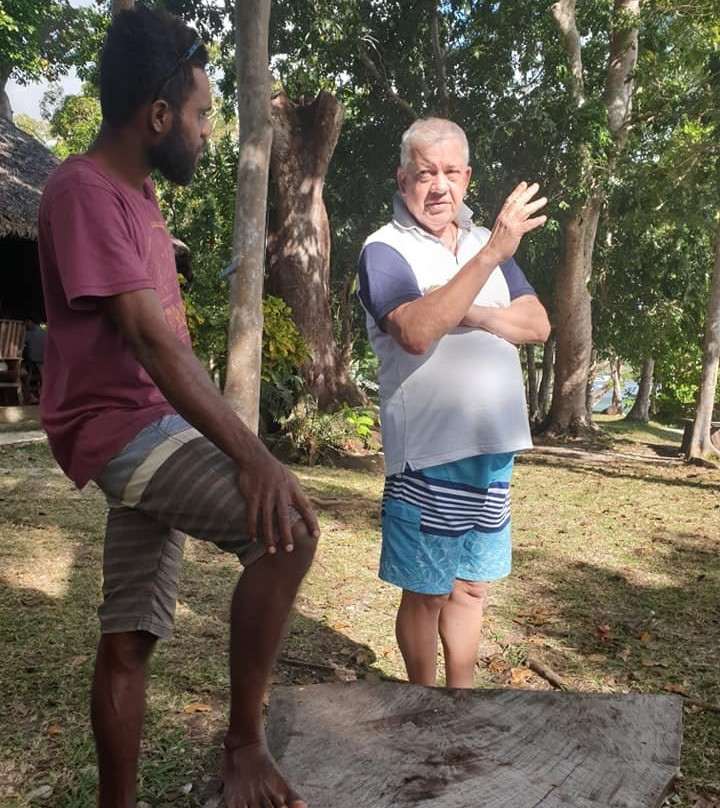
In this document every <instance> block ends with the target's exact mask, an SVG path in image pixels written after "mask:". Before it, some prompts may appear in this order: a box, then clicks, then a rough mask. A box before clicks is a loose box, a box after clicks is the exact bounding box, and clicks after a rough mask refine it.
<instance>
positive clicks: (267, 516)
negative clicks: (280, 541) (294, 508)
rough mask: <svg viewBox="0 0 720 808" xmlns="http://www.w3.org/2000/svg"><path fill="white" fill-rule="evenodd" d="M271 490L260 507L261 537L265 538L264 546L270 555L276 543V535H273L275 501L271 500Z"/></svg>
mask: <svg viewBox="0 0 720 808" xmlns="http://www.w3.org/2000/svg"><path fill="white" fill-rule="evenodd" d="M271 494H272V492H269V493H268V495H267V496H266V497H265V504H264V507H263V509H262V520H263V538H264V539H265V547H266V548H267V551H268V553H270V554H271V555H272V554H273V553H275V552H276V551H277V547H276V546H275V545H276V544H277V541H276V537H275V525H274V520H275V508H276V503H275V502H273V499H272V495H271Z"/></svg>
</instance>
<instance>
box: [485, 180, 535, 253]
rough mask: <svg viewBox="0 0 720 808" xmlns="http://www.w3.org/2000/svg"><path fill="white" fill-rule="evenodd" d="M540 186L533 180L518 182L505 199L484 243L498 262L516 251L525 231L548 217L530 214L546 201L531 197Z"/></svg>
mask: <svg viewBox="0 0 720 808" xmlns="http://www.w3.org/2000/svg"><path fill="white" fill-rule="evenodd" d="M539 190H540V186H539V185H538V184H537V183H536V182H534V183H533V184H532V185H528V184H527V183H526V182H521V183H520V184H519V185H517V186H516V187H515V189H514V190H513V191H512V193H511V194H510V195H509V196H508V198H507V199H506V200H505V203H504V204H503V206H502V208H501V210H500V213H498V216H497V219H495V224H494V225H493V229H492V233H491V234H490V240H489V241H488V243H487V244H486V245H485V247H484V249H485V250H490V251H492V252H493V253H494V254H495V255H496V257H497V263H498V264H499V263H501V262H502V261H507V259H508V258H511V257H512V256H513V255H514V254H515V251H516V250H517V248H518V247H519V246H520V241H521V240H522V237H523V236H524V235H525V234H526V233H529V232H530V231H531V230H534V229H535V228H536V227H540V226H541V225H543V224H545V222H546V221H547V216H533V214H534V213H536V212H537V211H538V210H540V209H541V208H543V207H544V206H545V205H546V204H547V197H544V196H541V197H538V198H537V199H535V198H534V197H535V195H536V194H537V192H538V191H539Z"/></svg>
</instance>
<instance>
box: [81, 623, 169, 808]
mask: <svg viewBox="0 0 720 808" xmlns="http://www.w3.org/2000/svg"><path fill="white" fill-rule="evenodd" d="M156 641H157V637H154V636H153V635H152V634H148V633H147V632H145V631H132V632H123V633H119V634H103V636H102V637H101V638H100V643H99V645H98V651H97V657H96V659H95V675H94V677H93V683H92V695H91V702H90V714H91V718H92V726H93V732H94V734H95V746H96V748H97V759H98V772H99V791H98V806H99V808H135V806H136V804H137V768H138V755H139V753H140V737H141V735H142V728H143V718H144V716H145V686H146V682H147V673H148V667H149V661H150V656H151V655H152V651H153V648H154V647H155V643H156Z"/></svg>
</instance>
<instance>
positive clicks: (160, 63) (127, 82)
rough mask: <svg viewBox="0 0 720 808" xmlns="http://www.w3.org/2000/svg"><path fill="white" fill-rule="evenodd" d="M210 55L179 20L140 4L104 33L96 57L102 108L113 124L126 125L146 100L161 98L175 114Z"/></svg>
mask: <svg viewBox="0 0 720 808" xmlns="http://www.w3.org/2000/svg"><path fill="white" fill-rule="evenodd" d="M207 61H208V53H207V49H206V47H205V45H203V44H202V42H201V41H200V39H199V37H198V35H197V33H196V32H195V31H194V30H193V29H192V28H190V27H189V26H188V25H186V24H185V23H184V22H183V21H182V20H181V19H179V18H178V17H174V16H173V15H172V14H168V13H167V12H165V11H160V10H157V9H150V8H148V7H147V6H142V5H138V6H136V7H135V8H134V9H132V10H129V11H121V12H120V13H119V14H118V15H117V16H116V17H115V19H114V20H113V21H112V24H111V25H110V28H109V29H108V33H107V37H106V39H105V45H104V47H103V51H102V55H101V56H100V107H101V109H102V114H103V119H104V120H105V121H107V123H109V124H110V125H111V126H115V127H119V126H123V125H124V124H126V123H128V121H130V119H131V118H132V116H133V115H134V114H135V112H136V111H137V110H138V109H139V108H140V107H141V106H142V105H143V104H145V103H147V102H148V101H154V100H155V99H156V98H159V97H162V99H163V100H164V101H167V103H168V104H169V105H170V107H171V108H172V109H173V110H178V109H179V108H180V107H181V106H182V104H183V102H184V101H185V99H186V98H187V96H188V93H189V92H190V90H191V89H192V87H193V82H194V79H193V74H192V68H193V67H205V65H206V64H207Z"/></svg>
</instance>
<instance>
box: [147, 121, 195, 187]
mask: <svg viewBox="0 0 720 808" xmlns="http://www.w3.org/2000/svg"><path fill="white" fill-rule="evenodd" d="M149 156H150V165H151V166H152V167H153V168H155V169H157V170H158V171H159V172H160V173H161V174H162V175H163V177H165V179H166V180H169V181H170V182H174V183H175V184H176V185H187V184H188V183H189V182H190V180H191V179H192V175H193V173H194V171H195V166H196V165H197V161H198V153H197V152H195V151H193V150H192V149H190V148H189V147H188V145H187V143H185V140H184V138H183V135H182V132H181V131H180V116H179V115H174V116H173V123H172V127H171V128H170V131H169V132H168V133H167V135H166V136H165V138H164V139H163V140H162V141H161V142H160V143H158V144H156V145H154V146H151V147H150V153H149Z"/></svg>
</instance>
